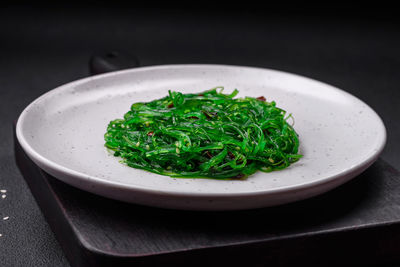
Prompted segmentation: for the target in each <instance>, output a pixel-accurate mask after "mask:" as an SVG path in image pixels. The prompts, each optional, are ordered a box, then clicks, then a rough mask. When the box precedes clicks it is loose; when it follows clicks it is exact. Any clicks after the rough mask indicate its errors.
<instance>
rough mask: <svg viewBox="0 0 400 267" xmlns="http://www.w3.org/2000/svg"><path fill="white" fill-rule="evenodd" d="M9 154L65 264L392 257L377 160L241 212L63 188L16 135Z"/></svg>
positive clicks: (395, 200) (385, 188)
mask: <svg viewBox="0 0 400 267" xmlns="http://www.w3.org/2000/svg"><path fill="white" fill-rule="evenodd" d="M15 155H16V161H17V164H18V167H19V169H20V171H21V173H22V174H23V176H24V178H25V180H26V182H27V184H28V185H29V187H30V189H31V191H32V194H33V195H34V197H35V199H36V201H37V202H38V204H39V206H40V208H41V210H42V212H43V214H44V216H45V217H46V219H47V221H48V223H49V225H50V226H51V228H52V230H53V231H54V233H55V235H56V237H57V239H58V241H59V243H60V244H61V246H62V248H63V250H64V252H65V254H66V256H67V258H68V259H69V261H70V263H71V265H72V266H133V265H134V266H161V265H165V264H167V265H168V266H169V265H171V266H205V265H206V266H222V265H223V266H267V265H268V266H292V265H299V264H302V265H303V264H306V265H308V266H337V265H343V264H344V263H346V264H348V265H355V264H363V265H367V264H368V265H371V264H376V265H378V264H392V263H397V262H400V173H399V172H398V171H397V170H395V169H394V168H393V167H391V166H390V165H388V164H387V163H386V162H385V161H383V160H382V159H379V160H378V161H377V162H376V163H375V164H373V165H372V166H371V167H370V168H369V169H368V170H367V171H366V172H364V173H363V174H361V175H360V176H359V177H357V178H355V179H354V180H352V181H351V182H349V183H347V184H345V185H343V186H341V187H339V188H337V189H335V190H333V191H331V192H329V193H326V194H324V195H321V196H318V197H314V198H312V199H309V200H304V201H300V202H297V203H293V204H289V205H284V206H280V207H273V208H265V209H257V210H249V211H239V212H238V211H236V212H190V211H174V210H164V209H158V208H150V207H144V206H138V205H132V204H127V203H122V202H118V201H114V200H110V199H106V198H103V197H100V196H96V195H93V194H90V193H87V192H84V191H81V190H79V189H76V188H74V187H71V186H69V185H67V184H65V183H63V182H60V181H58V180H57V179H55V178H53V177H51V176H50V175H48V174H46V173H45V172H44V171H42V170H41V169H39V168H38V167H37V166H36V165H35V164H34V163H33V162H32V161H31V160H30V159H29V158H28V157H27V156H26V154H25V153H24V152H23V150H22V149H21V147H20V146H19V144H18V142H16V141H15ZM166 179H168V178H166Z"/></svg>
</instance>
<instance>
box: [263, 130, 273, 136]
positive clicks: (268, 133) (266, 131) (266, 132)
mask: <svg viewBox="0 0 400 267" xmlns="http://www.w3.org/2000/svg"><path fill="white" fill-rule="evenodd" d="M263 133H264V134H267V135H270V134H271V132H270V131H268V129H264V130H263Z"/></svg>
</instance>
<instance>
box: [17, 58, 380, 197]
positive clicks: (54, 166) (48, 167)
mask: <svg viewBox="0 0 400 267" xmlns="http://www.w3.org/2000/svg"><path fill="white" fill-rule="evenodd" d="M199 67H201V68H230V69H246V70H258V71H268V72H275V73H279V74H283V75H289V76H295V77H296V78H300V79H305V80H308V81H311V82H314V83H319V84H320V85H322V86H324V87H328V88H329V89H331V90H334V91H337V92H339V93H341V94H344V95H346V96H347V97H350V98H352V99H355V100H357V101H359V102H361V103H362V104H364V105H365V106H366V107H367V108H368V109H369V110H370V111H372V112H373V114H374V115H375V117H376V119H377V120H378V121H379V123H380V126H381V127H380V128H381V129H380V130H381V131H382V132H381V133H382V139H381V140H380V143H379V144H378V147H377V148H375V149H372V150H371V151H372V153H371V154H370V155H368V156H367V157H366V159H365V160H363V161H361V162H360V163H359V164H356V165H353V166H351V167H350V168H348V169H346V170H344V171H342V172H340V173H338V174H336V175H333V176H330V177H328V178H324V179H319V180H315V181H311V182H302V183H299V184H295V185H289V186H282V187H277V188H273V189H267V190H265V189H264V190H256V191H244V192H229V191H228V192H224V193H221V192H203V191H201V192H198V191H192V192H186V191H174V190H171V189H168V190H160V189H156V188H153V187H149V186H138V185H133V184H131V185H127V184H124V183H121V182H116V181H108V180H105V179H101V178H98V177H95V176H91V175H87V174H84V173H81V172H79V171H76V170H73V169H70V168H67V167H64V166H62V165H60V164H58V163H55V162H54V161H52V160H50V159H48V158H46V157H44V156H42V155H41V154H40V153H38V152H37V151H35V149H34V148H33V147H32V146H31V145H30V144H29V142H28V141H27V140H26V138H25V137H24V135H23V130H22V127H23V123H24V120H25V117H26V114H27V113H28V112H29V110H30V109H31V108H32V107H33V106H34V105H35V104H37V103H38V102H39V101H41V100H42V99H45V98H47V97H49V96H51V95H53V94H56V93H58V92H59V91H62V90H67V89H68V88H71V87H74V86H75V85H78V84H82V83H86V82H91V81H95V80H101V79H104V78H107V77H111V76H118V75H122V74H125V73H135V72H141V71H152V70H160V69H171V68H199ZM16 136H17V139H18V142H19V143H20V145H21V147H22V148H23V149H24V151H25V152H26V153H27V155H28V156H29V157H30V158H31V159H32V160H33V161H34V162H35V163H36V164H37V165H39V167H41V168H43V169H44V170H45V171H49V173H50V172H53V173H50V174H53V175H54V172H57V173H59V172H61V173H63V174H64V175H67V176H69V177H73V179H78V180H82V179H83V180H84V181H85V182H89V183H91V184H93V183H94V184H95V185H98V186H101V187H104V186H105V187H112V188H115V189H122V190H128V191H132V192H141V193H146V194H163V195H170V196H172V195H173V196H177V197H189V196H190V197H196V198H198V197H204V198H210V197H212V198H231V197H243V196H252V197H254V196H261V195H262V196H266V195H270V194H277V193H283V192H285V193H286V192H291V191H298V190H302V189H307V188H311V187H315V186H322V185H324V184H327V183H330V182H332V181H334V180H336V179H338V178H340V177H346V176H347V175H349V174H351V173H354V172H356V171H357V170H359V169H361V170H362V171H364V170H365V169H366V168H368V167H369V166H370V165H371V164H372V163H373V162H375V161H376V160H377V158H378V157H379V155H380V154H381V153H382V151H383V149H384V147H385V144H386V141H387V131H386V127H385V125H384V123H383V120H382V118H381V117H380V116H379V114H378V113H377V112H376V111H375V110H374V109H373V108H371V107H370V106H369V105H368V104H367V103H365V102H364V101H362V100H361V99H360V98H358V97H356V96H354V95H352V94H350V93H348V92H346V91H344V90H342V89H340V88H337V87H335V86H333V85H330V84H327V83H325V82H321V81H319V80H315V79H312V78H308V77H306V76H302V75H299V74H296V73H291V72H286V71H281V70H276V69H270V68H261V67H252V66H240V65H224V64H168V65H154V66H146V67H138V68H131V69H125V70H119V71H114V72H109V73H104V74H99V75H95V76H90V77H85V78H81V79H78V80H75V81H72V82H68V83H66V84H62V85H60V86H57V87H56V88H54V89H52V90H50V91H48V92H46V93H44V94H42V95H40V96H39V97H37V98H36V99H35V100H33V101H32V102H31V103H30V104H29V105H28V106H26V107H25V109H24V110H23V111H22V112H21V114H20V116H19V117H18V120H17V123H16ZM54 176H56V175H54ZM56 178H57V179H60V180H62V181H64V182H66V183H68V184H71V183H70V182H69V181H66V179H63V178H61V177H56ZM166 178H167V179H168V178H169V179H172V178H171V177H166ZM351 178H353V177H351ZM177 179H179V178H177ZM347 180H349V178H348V179H343V182H342V183H344V182H346V181H347ZM342 183H340V184H342ZM74 184H76V183H74ZM74 186H76V185H74Z"/></svg>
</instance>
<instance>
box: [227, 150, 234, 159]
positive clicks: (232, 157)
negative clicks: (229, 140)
mask: <svg viewBox="0 0 400 267" xmlns="http://www.w3.org/2000/svg"><path fill="white" fill-rule="evenodd" d="M228 155H229V157H230V158H231V159H234V158H235V155H233V153H232V152H230V151H229V152H228Z"/></svg>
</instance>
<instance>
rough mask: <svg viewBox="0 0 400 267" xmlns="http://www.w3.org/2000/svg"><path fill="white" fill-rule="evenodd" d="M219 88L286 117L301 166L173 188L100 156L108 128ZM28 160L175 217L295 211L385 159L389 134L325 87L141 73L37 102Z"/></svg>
mask: <svg viewBox="0 0 400 267" xmlns="http://www.w3.org/2000/svg"><path fill="white" fill-rule="evenodd" d="M215 86H224V87H225V90H226V92H230V91H232V90H233V89H235V88H237V89H238V90H239V91H240V94H239V96H254V97H258V96H261V95H263V96H265V97H266V98H267V100H269V101H271V100H275V101H276V103H277V106H278V107H281V108H283V109H285V110H286V111H288V112H289V113H292V114H293V116H294V118H295V126H294V127H295V129H296V131H297V132H298V134H299V136H300V142H301V146H300V153H302V154H303V155H304V157H303V158H302V159H301V160H300V161H299V162H297V163H295V164H293V165H291V166H290V167H289V168H287V169H285V170H282V171H276V172H271V173H263V172H259V173H257V174H255V175H253V176H251V177H249V178H248V179H247V180H245V181H225V180H223V181H221V180H211V179H172V178H170V177H167V176H161V175H156V174H153V173H149V172H146V171H143V170H137V169H133V168H130V167H127V166H125V165H123V164H121V163H119V159H118V158H116V157H113V156H110V155H109V153H108V152H107V150H106V149H105V147H104V140H103V135H104V133H105V131H106V126H107V124H108V122H109V121H111V120H113V119H115V118H121V117H122V116H123V114H124V113H125V112H127V111H128V110H129V108H130V105H131V104H132V103H134V102H138V101H150V100H153V99H156V98H160V97H163V96H165V95H166V94H167V92H168V89H173V90H178V91H182V92H199V91H203V90H206V89H210V88H213V87H215ZM17 137H18V140H19V142H20V143H21V145H22V147H23V149H24V150H25V152H26V153H27V154H28V155H29V157H30V158H31V159H32V160H33V161H34V162H35V163H36V164H37V165H39V166H40V167H41V168H42V169H44V170H45V171H47V172H48V173H50V174H52V175H53V176H55V177H56V178H58V179H60V180H62V181H64V182H66V183H68V184H71V185H73V186H76V187H78V188H81V189H83V190H87V191H89V192H92V193H95V194H99V195H102V196H105V197H109V198H113V199H118V200H122V201H127V202H132V203H138V204H144V205H149V206H157V207H164V208H174V209H188V210H236V209H249V208H259V207H266V206H273V205H279V204H283V203H288V202H293V201H297V200H300V199H305V198H308V197H312V196H315V195H318V194H321V193H324V192H326V191H328V190H330V189H332V188H334V187H336V186H338V185H340V184H343V183H345V182H346V181H348V180H350V179H351V178H353V177H355V176H356V175H358V174H359V173H361V172H362V171H364V170H365V169H366V168H367V167H368V166H370V165H371V164H372V163H373V162H374V161H375V160H376V159H377V157H378V156H379V154H380V153H381V151H382V149H383V147H384V145H385V142H386V131H385V127H384V125H383V123H382V120H381V119H380V118H379V116H378V115H377V114H376V113H375V112H374V111H373V110H372V109H371V108H370V107H369V106H367V105H366V104H365V103H364V102H362V101H361V100H359V99H358V98H356V97H354V96H352V95H350V94H348V93H346V92H344V91H342V90H340V89H337V88H335V87H332V86H330V85H327V84H324V83H321V82H318V81H315V80H311V79H308V78H305V77H301V76H298V75H294V74H289V73H284V72H280V71H275V70H268V69H258V68H249V67H237V66H223V65H169V66H155V67H145V68H137V69H132V70H125V71H119V72H114V73H108V74H104V75H99V76H95V77H90V78H86V79H82V80H78V81H75V82H72V83H69V84H66V85H63V86H61V87H58V88H56V89H54V90H52V91H50V92H48V93H46V94H44V95H43V96H41V97H39V98H38V99H36V100H35V101H34V102H33V103H32V104H30V105H29V106H28V107H27V108H26V109H25V110H24V111H23V112H22V114H21V116H20V117H19V120H18V123H17Z"/></svg>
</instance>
